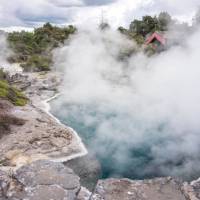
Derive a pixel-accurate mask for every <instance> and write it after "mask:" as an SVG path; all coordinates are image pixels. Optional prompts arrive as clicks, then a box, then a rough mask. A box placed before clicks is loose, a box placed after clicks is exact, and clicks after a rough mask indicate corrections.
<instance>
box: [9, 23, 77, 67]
mask: <svg viewBox="0 0 200 200" xmlns="http://www.w3.org/2000/svg"><path fill="white" fill-rule="evenodd" d="M75 32H76V28H75V27H74V26H68V27H64V28H60V27H56V26H52V25H51V24H50V23H46V24H45V25H44V26H43V27H40V28H36V29H35V30H34V32H25V31H22V32H13V33H9V34H8V43H9V47H10V48H11V49H12V50H13V52H14V55H12V56H11V57H9V58H8V60H9V61H10V62H13V63H16V62H18V63H21V66H22V67H23V68H24V69H25V71H48V70H50V66H51V64H52V50H53V49H54V48H57V47H59V46H60V45H61V44H63V43H64V41H65V40H66V39H68V38H69V36H70V35H71V34H74V33H75Z"/></svg>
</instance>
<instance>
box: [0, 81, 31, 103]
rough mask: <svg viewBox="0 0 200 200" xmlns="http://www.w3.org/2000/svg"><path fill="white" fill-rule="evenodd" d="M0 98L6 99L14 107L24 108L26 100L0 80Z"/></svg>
mask: <svg viewBox="0 0 200 200" xmlns="http://www.w3.org/2000/svg"><path fill="white" fill-rule="evenodd" d="M0 98H2V99H7V100H9V101H10V102H11V103H13V104H14V105H16V106H24V105H26V104H27V102H28V99H27V98H26V97H25V96H24V94H22V93H21V92H20V91H19V90H18V89H16V88H15V87H12V86H10V85H9V84H8V82H7V81H6V80H1V79H0Z"/></svg>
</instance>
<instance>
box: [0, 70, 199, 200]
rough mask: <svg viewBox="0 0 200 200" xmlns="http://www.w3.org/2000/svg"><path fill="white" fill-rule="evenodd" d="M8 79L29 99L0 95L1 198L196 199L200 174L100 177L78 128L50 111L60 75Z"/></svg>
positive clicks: (21, 199)
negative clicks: (15, 101) (18, 103)
mask: <svg viewBox="0 0 200 200" xmlns="http://www.w3.org/2000/svg"><path fill="white" fill-rule="evenodd" d="M11 81H12V82H13V84H15V85H16V86H17V87H19V88H21V89H23V90H24V91H25V93H26V95H27V96H28V97H29V99H30V102H29V103H28V105H26V106H25V107H14V106H12V105H11V104H9V103H8V102H5V101H0V125H1V122H3V123H2V124H3V125H4V126H0V128H2V129H0V133H1V134H0V158H1V160H0V200H197V199H200V179H199V180H196V181H193V182H191V183H186V182H182V181H180V180H175V179H173V178H171V177H167V178H157V179H152V180H141V181H136V180H135V181H134V180H129V179H107V180H99V181H98V180H97V179H98V177H99V175H100V166H99V163H98V162H97V161H96V160H95V158H91V155H87V156H83V155H86V153H87V151H86V149H85V148H84V146H83V144H82V143H81V140H80V138H79V137H78V136H77V134H76V133H75V132H74V131H73V130H72V129H71V128H69V127H65V126H64V125H62V124H61V123H59V121H58V120H56V119H55V118H54V117H53V116H51V115H50V114H48V109H49V108H48V104H47V101H45V100H46V99H48V98H51V97H53V96H54V95H55V94H57V92H58V91H57V89H58V87H59V85H60V82H61V79H60V75H59V74H57V73H52V72H51V73H31V74H28V75H27V76H23V77H21V75H16V76H15V77H13V79H12V80H11ZM5 122H7V123H5ZM81 156H83V157H81ZM72 158H74V159H72ZM67 160H70V161H68V162H66V161H67ZM72 169H73V170H72ZM97 181H98V183H97V185H96V186H95V185H94V183H95V182H97ZM85 187H87V188H88V189H89V190H90V191H89V190H88V189H86V188H85ZM94 188H95V189H94Z"/></svg>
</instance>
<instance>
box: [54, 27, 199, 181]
mask: <svg viewBox="0 0 200 200" xmlns="http://www.w3.org/2000/svg"><path fill="white" fill-rule="evenodd" d="M199 38H200V31H196V32H195V33H193V34H192V35H191V36H189V37H187V40H186V41H185V42H184V46H175V47H173V48H171V49H170V50H168V51H165V52H163V53H161V54H159V55H157V56H153V57H151V58H148V57H146V56H145V55H143V54H142V53H138V54H135V55H133V56H132V57H130V58H127V59H125V60H123V61H122V60H120V59H118V57H119V55H120V54H121V53H124V52H122V51H124V48H125V49H126V50H129V49H134V48H136V46H135V45H134V44H133V43H132V41H131V42H130V41H129V40H128V39H126V38H124V37H123V36H122V35H120V34H119V33H117V32H114V31H107V32H104V33H103V34H102V33H101V32H98V31H94V30H93V31H90V30H87V31H80V32H79V33H78V34H77V35H76V36H74V38H73V39H72V41H71V42H70V44H66V45H65V46H64V47H63V48H61V49H58V50H57V51H56V52H55V66H56V67H59V69H62V70H64V73H65V76H64V87H63V96H62V97H61V98H60V99H59V100H57V101H56V102H54V108H53V109H54V110H57V111H58V110H59V115H60V117H62V118H63V119H66V118H67V119H71V118H73V119H74V120H76V121H77V123H79V124H81V125H83V126H84V127H96V128H94V129H93V131H91V132H92V134H94V135H96V137H95V139H94V138H92V145H91V146H90V147H91V148H92V149H93V150H94V151H95V153H96V154H97V155H98V156H99V157H101V158H102V159H104V158H105V157H106V155H109V156H110V160H112V166H111V168H112V173H113V174H112V175H115V174H120V173H121V174H123V173H125V172H126V170H127V169H129V173H134V174H137V175H138V177H143V176H144V177H147V176H149V177H150V176H154V175H158V176H160V175H172V176H181V177H183V178H186V179H190V178H191V177H193V176H197V177H198V176H199V174H200V167H199V166H200V154H199V152H200V137H199V134H200V123H199V119H200V103H199V102H200V90H199V86H200V66H199V55H200V41H199ZM126 50H125V51H126ZM57 69H58V68H57ZM64 106H65V109H63V107H64ZM61 110H62V111H61ZM83 134H87V133H86V132H85V133H83ZM125 176H126V173H125Z"/></svg>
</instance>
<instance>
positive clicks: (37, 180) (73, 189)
mask: <svg viewBox="0 0 200 200" xmlns="http://www.w3.org/2000/svg"><path fill="white" fill-rule="evenodd" d="M199 194H200V180H197V181H195V182H193V183H191V184H189V183H183V182H181V181H178V180H175V179H173V178H170V177H167V178H157V179H153V180H143V181H133V180H129V179H107V180H100V181H99V182H98V184H97V186H96V189H95V190H94V192H90V191H88V190H87V189H86V188H84V187H82V186H81V184H80V178H79V177H78V176H77V175H76V174H75V173H74V172H73V170H71V169H70V168H68V167H66V166H65V165H63V164H62V163H55V162H50V161H44V160H43V161H42V160H41V161H36V162H33V163H31V164H29V165H26V166H23V167H21V168H19V169H18V170H16V171H15V172H10V173H6V172H4V171H0V200H7V199H8V200H197V199H199V197H200V196H199Z"/></svg>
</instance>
